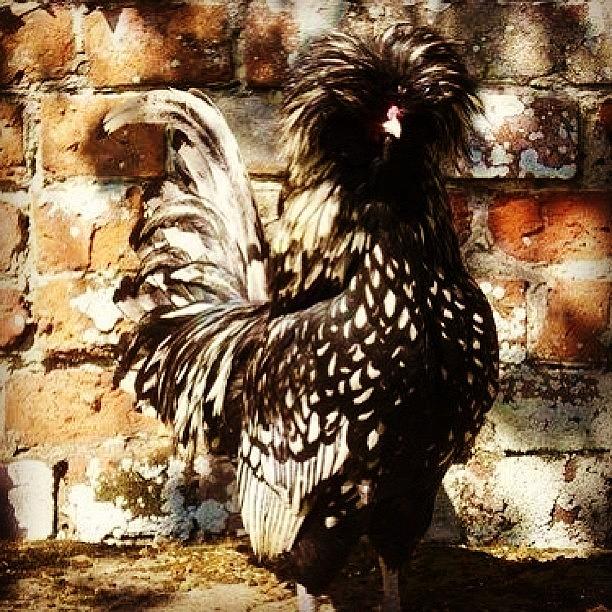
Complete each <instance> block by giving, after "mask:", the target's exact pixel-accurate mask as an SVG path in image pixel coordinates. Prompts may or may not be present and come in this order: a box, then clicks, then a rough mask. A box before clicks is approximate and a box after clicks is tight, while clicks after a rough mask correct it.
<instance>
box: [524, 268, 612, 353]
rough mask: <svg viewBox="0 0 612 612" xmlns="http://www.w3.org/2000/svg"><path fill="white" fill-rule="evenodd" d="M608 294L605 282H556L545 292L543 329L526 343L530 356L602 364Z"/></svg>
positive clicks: (608, 285) (610, 291)
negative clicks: (546, 294) (528, 345)
mask: <svg viewBox="0 0 612 612" xmlns="http://www.w3.org/2000/svg"><path fill="white" fill-rule="evenodd" d="M611 294H612V283H610V282H606V281H586V280H580V281H578V280H571V281H565V280H560V281H558V282H557V284H556V285H555V286H554V287H551V288H549V290H548V297H547V307H546V312H545V314H544V315H543V320H542V322H541V324H542V329H541V331H540V332H539V334H538V336H537V338H530V340H529V343H530V350H531V353H532V355H533V356H534V357H535V358H537V359H540V360H543V361H548V362H554V363H581V364H582V363H586V364H589V363H591V364H597V363H600V362H602V361H603V360H604V359H605V358H606V353H607V351H609V350H610V347H609V340H606V336H609V334H610V329H609V324H610V296H611ZM606 345H608V346H606Z"/></svg>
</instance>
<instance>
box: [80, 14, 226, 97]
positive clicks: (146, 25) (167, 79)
mask: <svg viewBox="0 0 612 612" xmlns="http://www.w3.org/2000/svg"><path fill="white" fill-rule="evenodd" d="M227 19H228V17H227V8H226V6H225V5H224V4H221V3H219V4H210V5H189V4H180V5H173V6H169V7H163V6H161V7H160V6H158V5H156V6H147V5H146V4H145V5H140V6H136V7H124V8H109V9H106V8H101V9H98V10H95V11H93V12H91V13H90V14H88V15H86V16H85V18H84V41H85V43H84V44H85V53H86V54H87V56H88V57H89V60H90V72H89V78H90V80H91V82H92V83H93V84H94V85H132V84H134V83H181V84H187V83H191V84H208V83H215V82H222V81H228V80H229V79H231V77H232V58H231V41H230V37H229V36H230V33H229V28H228V22H227Z"/></svg>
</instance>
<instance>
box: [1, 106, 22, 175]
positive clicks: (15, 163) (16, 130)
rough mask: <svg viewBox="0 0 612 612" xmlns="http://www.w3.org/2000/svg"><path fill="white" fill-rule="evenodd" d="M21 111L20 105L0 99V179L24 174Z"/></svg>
mask: <svg viewBox="0 0 612 612" xmlns="http://www.w3.org/2000/svg"><path fill="white" fill-rule="evenodd" d="M21 112H22V107H21V105H19V104H14V103H12V102H7V101H5V100H2V101H0V180H16V179H20V178H22V177H23V176H24V174H25V158H24V154H23V119H22V116H21Z"/></svg>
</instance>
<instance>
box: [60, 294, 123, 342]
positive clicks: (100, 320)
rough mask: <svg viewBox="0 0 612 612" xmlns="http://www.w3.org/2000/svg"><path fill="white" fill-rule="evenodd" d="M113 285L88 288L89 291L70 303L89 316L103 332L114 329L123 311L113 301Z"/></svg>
mask: <svg viewBox="0 0 612 612" xmlns="http://www.w3.org/2000/svg"><path fill="white" fill-rule="evenodd" d="M114 293H115V290H114V288H113V287H101V288H99V289H92V288H90V287H88V288H87V291H86V292H85V293H83V294H81V295H79V296H77V297H75V298H72V299H71V300H70V305H71V306H72V307H73V308H76V309H77V310H79V311H80V312H82V313H83V314H84V315H86V316H88V317H89V318H90V319H91V320H92V321H93V323H94V325H95V326H96V329H97V330H99V331H101V332H110V331H112V330H113V328H114V327H115V325H116V324H117V321H119V319H121V317H122V313H121V311H120V310H119V308H117V306H116V305H115V303H114V301H113V295H114Z"/></svg>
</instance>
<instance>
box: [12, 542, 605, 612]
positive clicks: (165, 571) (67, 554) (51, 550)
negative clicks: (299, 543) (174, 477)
mask: <svg viewBox="0 0 612 612" xmlns="http://www.w3.org/2000/svg"><path fill="white" fill-rule="evenodd" d="M611 568H612V553H610V552H608V553H605V552H599V553H596V554H591V555H590V556H586V557H582V556H579V555H577V554H576V553H573V554H572V555H568V553H567V551H563V552H561V551H533V550H527V549H520V550H516V549H512V550H510V549H478V550H474V549H468V548H465V547H460V546H440V545H423V546H422V547H421V548H420V550H419V551H418V553H417V555H416V556H415V559H414V561H413V562H412V566H411V568H410V570H409V571H408V572H406V576H405V578H404V580H403V581H402V591H403V598H404V601H405V602H411V607H410V609H411V610H413V611H415V612H416V611H418V612H425V611H427V612H433V611H439V612H446V611H448V612H463V611H465V612H467V611H468V610H469V611H470V612H471V611H473V610H479V611H482V612H485V611H489V612H517V611H534V612H535V611H537V612H546V611H554V612H570V611H571V612H578V611H585V612H586V611H589V612H606V611H609V610H612V569H611ZM277 569H278V568H277ZM281 575H282V571H281ZM379 580H380V576H379V574H378V569H377V566H376V563H375V559H374V557H373V556H372V554H371V552H370V550H369V548H368V547H367V546H366V545H365V544H362V545H360V546H359V547H358V549H357V550H356V551H355V553H354V554H353V556H352V557H351V560H350V562H349V564H348V566H347V567H346V569H345V571H344V572H343V573H342V575H341V576H339V578H338V579H337V580H336V581H335V582H334V584H333V585H332V588H331V589H330V593H329V597H327V598H325V603H324V605H323V606H322V612H331V611H332V610H337V611H339V612H340V611H341V612H349V611H355V610H376V609H377V607H376V606H377V604H378V602H379V597H380V593H379ZM23 609H27V610H37V611H38V610H49V609H58V610H126V611H127V610H131V611H132V610H139V611H140V610H164V611H170V612H188V611H190V610H202V611H216V610H218V611H227V612H247V611H253V612H264V611H267V610H270V611H276V612H285V611H287V612H288V611H289V610H295V609H296V603H295V598H294V596H293V585H292V584H291V583H290V582H288V581H284V580H283V579H282V578H278V577H277V576H276V575H275V574H274V573H273V572H272V571H270V568H266V567H263V566H262V565H261V564H259V563H257V562H256V560H255V559H254V558H253V557H252V556H251V554H250V551H249V547H248V542H247V541H246V540H244V539H242V540H241V539H238V540H222V541H217V542H212V543H205V544H192V545H180V544H176V543H174V544H170V543H166V544H160V545H147V546H134V545H131V546H121V547H119V546H103V545H88V544H80V543H74V542H57V541H48V542H42V543H29V544H6V545H5V546H4V547H3V548H2V549H1V550H0V610H2V611H5V610H6V611H8V610H23Z"/></svg>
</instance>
